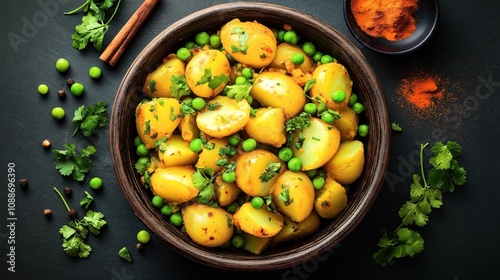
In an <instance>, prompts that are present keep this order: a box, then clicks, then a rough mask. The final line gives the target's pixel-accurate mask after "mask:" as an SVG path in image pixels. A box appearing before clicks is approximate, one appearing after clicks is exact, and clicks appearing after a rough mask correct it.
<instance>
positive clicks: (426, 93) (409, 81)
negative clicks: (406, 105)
mask: <svg viewBox="0 0 500 280" xmlns="http://www.w3.org/2000/svg"><path fill="white" fill-rule="evenodd" d="M439 80H440V79H439V77H432V76H424V77H422V76H415V77H410V78H406V79H402V80H401V83H400V85H399V91H400V93H401V94H402V95H403V97H404V98H405V99H406V100H407V101H408V102H410V103H411V104H412V105H413V106H415V107H416V108H417V109H419V110H425V109H427V108H430V107H432V106H433V105H434V104H435V102H436V101H437V100H441V99H443V97H444V89H442V88H440V87H438V83H439Z"/></svg>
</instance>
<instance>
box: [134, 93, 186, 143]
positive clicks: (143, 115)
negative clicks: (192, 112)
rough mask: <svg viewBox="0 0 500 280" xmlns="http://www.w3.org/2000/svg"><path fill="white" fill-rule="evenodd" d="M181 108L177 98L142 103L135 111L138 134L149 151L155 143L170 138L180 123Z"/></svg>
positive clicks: (156, 99)
mask: <svg viewBox="0 0 500 280" xmlns="http://www.w3.org/2000/svg"><path fill="white" fill-rule="evenodd" d="M180 110H181V106H180V104H179V101H177V99H175V98H164V97H160V98H155V99H153V100H151V101H148V102H143V103H140V104H139V105H138V106H137V108H136V111H135V115H136V117H135V124H136V128H137V134H138V135H139V137H140V138H141V140H142V142H143V143H144V145H146V147H147V148H148V149H151V148H154V147H155V142H156V141H158V140H160V139H162V138H164V137H166V138H170V137H171V136H172V133H173V132H174V130H175V129H176V128H177V126H178V125H179V122H180V117H179V116H180V113H181V111H180Z"/></svg>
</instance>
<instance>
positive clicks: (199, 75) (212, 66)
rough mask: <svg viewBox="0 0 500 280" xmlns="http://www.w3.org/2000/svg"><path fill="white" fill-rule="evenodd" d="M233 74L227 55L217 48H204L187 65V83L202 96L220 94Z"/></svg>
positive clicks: (196, 93)
mask: <svg viewBox="0 0 500 280" xmlns="http://www.w3.org/2000/svg"><path fill="white" fill-rule="evenodd" d="M230 75H231V66H230V65H229V60H227V57H226V55H225V54H224V53H223V52H221V51H219V50H215V49H208V50H202V51H200V52H198V53H197V54H196V55H194V56H193V57H192V58H191V60H190V61H189V62H188V64H187V66H186V72H185V76H186V83H187V84H188V86H189V88H190V89H191V91H192V92H193V93H194V94H195V95H197V96H200V97H204V98H210V97H213V96H216V95H217V94H219V93H220V92H221V91H222V90H223V89H224V87H225V86H226V84H227V82H228V81H229V77H230Z"/></svg>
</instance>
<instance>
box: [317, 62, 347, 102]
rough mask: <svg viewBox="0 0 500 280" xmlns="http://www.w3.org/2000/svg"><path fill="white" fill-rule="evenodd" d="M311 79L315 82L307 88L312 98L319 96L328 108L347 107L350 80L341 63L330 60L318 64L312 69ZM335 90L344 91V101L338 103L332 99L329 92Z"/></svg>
mask: <svg viewBox="0 0 500 280" xmlns="http://www.w3.org/2000/svg"><path fill="white" fill-rule="evenodd" d="M313 79H315V80H316V83H315V84H314V85H313V86H312V87H311V89H310V90H309V94H311V97H312V98H313V99H314V98H319V99H320V100H322V101H323V102H325V103H326V106H327V107H328V109H332V110H335V111H339V110H342V109H344V108H347V103H348V102H349V98H350V97H351V91H352V81H351V78H350V77H349V73H348V72H347V69H346V68H345V67H344V66H343V65H342V64H340V63H337V62H330V63H326V64H322V65H319V66H318V67H316V69H314V71H313ZM336 90H341V91H343V92H345V95H346V98H345V99H344V101H342V102H340V103H337V102H335V101H333V99H332V97H331V94H332V92H334V91H336Z"/></svg>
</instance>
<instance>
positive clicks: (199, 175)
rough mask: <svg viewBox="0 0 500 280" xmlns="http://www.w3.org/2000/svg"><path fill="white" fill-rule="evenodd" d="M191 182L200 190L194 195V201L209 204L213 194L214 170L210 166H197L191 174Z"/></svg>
mask: <svg viewBox="0 0 500 280" xmlns="http://www.w3.org/2000/svg"><path fill="white" fill-rule="evenodd" d="M191 177H192V179H193V184H194V187H195V188H196V189H198V190H199V191H200V192H199V193H198V196H197V197H196V201H198V202H199V203H203V204H209V203H210V202H211V201H212V198H213V197H214V195H215V186H214V184H213V181H214V179H215V177H216V176H215V172H214V171H213V170H212V169H211V168H198V169H197V170H196V172H195V173H193V175H192V176H191Z"/></svg>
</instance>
